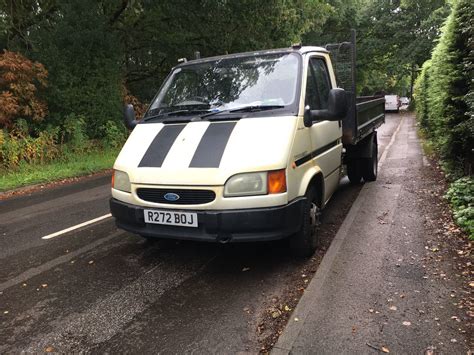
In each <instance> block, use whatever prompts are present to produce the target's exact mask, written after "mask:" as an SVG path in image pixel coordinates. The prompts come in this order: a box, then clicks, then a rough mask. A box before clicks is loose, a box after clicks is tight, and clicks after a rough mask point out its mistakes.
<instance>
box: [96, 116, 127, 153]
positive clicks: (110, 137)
mask: <svg viewBox="0 0 474 355" xmlns="http://www.w3.org/2000/svg"><path fill="white" fill-rule="evenodd" d="M101 131H102V136H103V137H104V138H103V143H104V145H105V146H106V147H109V148H118V147H121V146H122V145H123V143H124V142H125V140H126V139H127V130H126V129H125V128H124V126H123V125H119V124H117V123H116V122H114V121H107V122H106V123H105V124H104V125H103V126H102V127H101Z"/></svg>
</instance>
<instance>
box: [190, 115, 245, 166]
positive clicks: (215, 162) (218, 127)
mask: <svg viewBox="0 0 474 355" xmlns="http://www.w3.org/2000/svg"><path fill="white" fill-rule="evenodd" d="M235 124H236V122H225V123H211V124H210V125H209V127H207V129H206V132H205V133H204V135H203V136H202V138H201V141H200V142H199V145H198V147H197V148H196V152H195V153H194V156H193V159H192V160H191V163H190V164H189V167H190V168H218V167H219V165H220V163H221V159H222V155H223V154H224V150H225V147H226V146H227V142H228V141H229V137H230V135H231V133H232V131H233V129H234V127H235Z"/></svg>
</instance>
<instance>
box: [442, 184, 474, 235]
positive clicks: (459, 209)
mask: <svg viewBox="0 0 474 355" xmlns="http://www.w3.org/2000/svg"><path fill="white" fill-rule="evenodd" d="M446 198H447V199H448V200H449V201H450V203H451V205H452V206H453V210H454V213H453V215H454V218H455V220H456V223H457V224H458V225H459V226H460V227H461V228H462V229H464V230H465V231H466V232H467V233H468V234H469V239H472V240H474V179H473V178H472V177H463V178H460V179H458V180H456V181H454V182H453V183H452V184H451V186H450V188H449V189H448V192H447V193H446Z"/></svg>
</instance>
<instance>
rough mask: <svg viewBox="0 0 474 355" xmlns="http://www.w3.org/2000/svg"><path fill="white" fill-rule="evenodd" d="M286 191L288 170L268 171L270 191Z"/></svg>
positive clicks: (278, 192)
mask: <svg viewBox="0 0 474 355" xmlns="http://www.w3.org/2000/svg"><path fill="white" fill-rule="evenodd" d="M283 192H286V171H285V169H282V170H275V171H269V172H268V193H269V194H281V193H283Z"/></svg>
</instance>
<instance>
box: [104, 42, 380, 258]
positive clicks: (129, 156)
mask: <svg viewBox="0 0 474 355" xmlns="http://www.w3.org/2000/svg"><path fill="white" fill-rule="evenodd" d="M354 50H355V48H354ZM333 53H335V52H333V51H332V50H331V49H329V50H328V49H325V48H322V47H301V46H293V47H290V48H282V49H274V50H264V51H257V52H249V53H237V54H231V55H225V56H219V57H210V58H201V59H196V60H191V61H182V63H181V64H179V65H177V66H176V67H175V68H173V70H172V72H171V73H170V75H169V76H168V78H167V79H166V80H165V82H164V83H163V85H162V87H161V88H160V90H159V92H158V93H157V95H156V97H155V98H154V99H153V102H152V103H151V105H150V107H149V109H148V111H147V112H146V114H145V117H144V119H142V120H141V121H136V120H135V118H134V112H133V107H131V106H127V107H126V110H125V122H126V125H127V126H128V127H129V128H130V129H133V131H132V133H131V135H130V137H129V139H128V140H127V142H126V143H125V145H124V147H123V149H122V151H121V152H120V154H119V156H118V157H117V160H116V162H115V164H114V174H113V183H112V199H111V200H110V208H111V212H112V215H113V216H114V217H115V219H116V224H117V226H118V227H119V228H122V229H125V230H127V231H130V232H133V233H136V234H139V235H141V236H143V237H145V238H151V239H154V238H159V239H160V238H161V239H184V240H199V241H207V242H220V243H229V242H252V241H270V240H277V239H283V238H288V240H289V242H290V246H291V250H292V251H293V252H294V253H295V254H297V255H302V256H309V255H312V253H313V252H314V250H315V248H316V245H317V242H316V240H317V237H318V235H317V232H316V226H317V225H318V219H319V216H320V213H321V210H322V209H323V208H324V206H325V205H326V204H327V203H328V201H329V200H330V198H331V196H332V195H333V193H334V191H335V190H336V189H337V187H338V186H339V181H340V178H341V177H342V174H343V172H344V169H343V164H346V165H347V173H348V175H349V178H350V180H351V181H352V182H354V183H359V182H361V181H362V179H363V180H364V181H373V180H375V179H376V177H377V135H376V128H377V127H378V126H380V124H382V123H383V120H384V116H383V102H382V101H381V100H380V99H378V98H370V99H367V98H359V99H356V97H355V95H354V93H355V90H350V89H349V90H344V89H343V88H341V85H340V84H338V82H339V78H338V74H336V73H335V71H334V68H333V63H332V61H331V57H330V55H332V54H333ZM351 75H355V74H351Z"/></svg>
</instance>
